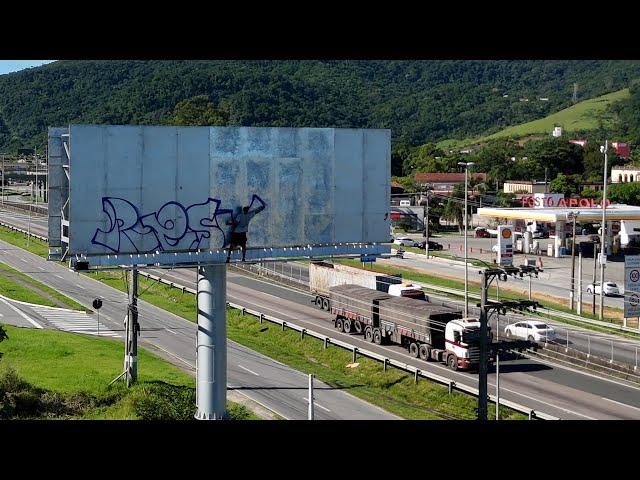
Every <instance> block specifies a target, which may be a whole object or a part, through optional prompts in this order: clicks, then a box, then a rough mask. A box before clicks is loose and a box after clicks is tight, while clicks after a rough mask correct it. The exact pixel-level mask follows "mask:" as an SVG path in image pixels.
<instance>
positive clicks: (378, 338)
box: [373, 328, 382, 345]
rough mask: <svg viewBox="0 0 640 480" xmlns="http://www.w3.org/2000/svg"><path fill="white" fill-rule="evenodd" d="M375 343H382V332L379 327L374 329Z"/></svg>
mask: <svg viewBox="0 0 640 480" xmlns="http://www.w3.org/2000/svg"><path fill="white" fill-rule="evenodd" d="M373 343H375V344H376V345H380V344H381V343H382V334H381V333H380V330H379V329H377V328H376V329H375V330H374V331H373Z"/></svg>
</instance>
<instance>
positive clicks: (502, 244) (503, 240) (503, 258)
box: [498, 225, 513, 265]
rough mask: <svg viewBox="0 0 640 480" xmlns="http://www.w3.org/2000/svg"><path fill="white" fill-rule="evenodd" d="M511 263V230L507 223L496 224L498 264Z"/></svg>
mask: <svg viewBox="0 0 640 480" xmlns="http://www.w3.org/2000/svg"><path fill="white" fill-rule="evenodd" d="M512 264H513V231H512V230H511V227H510V226H508V225H499V226H498V265H512Z"/></svg>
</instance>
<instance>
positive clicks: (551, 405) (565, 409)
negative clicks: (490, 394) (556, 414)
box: [500, 387, 597, 420]
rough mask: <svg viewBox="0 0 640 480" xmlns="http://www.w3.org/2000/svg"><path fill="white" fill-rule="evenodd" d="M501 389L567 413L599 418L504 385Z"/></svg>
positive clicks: (590, 418) (591, 418)
mask: <svg viewBox="0 0 640 480" xmlns="http://www.w3.org/2000/svg"><path fill="white" fill-rule="evenodd" d="M500 390H505V391H507V392H510V393H513V394H515V395H520V396H521V397H525V398H528V399H529V400H534V401H536V402H539V403H542V404H544V405H549V406H550V407H553V408H557V409H558V410H563V411H565V412H567V413H573V414H574V415H578V416H580V417H584V418H588V419H589V420H597V418H593V417H590V416H589V415H583V414H582V413H578V412H576V411H573V410H569V409H568V408H563V407H559V406H558V405H554V404H552V403H547V402H545V401H543V400H540V399H538V398H535V397H530V396H529V395H525V394H524V393H519V392H516V391H515V390H510V389H508V388H502V387H500Z"/></svg>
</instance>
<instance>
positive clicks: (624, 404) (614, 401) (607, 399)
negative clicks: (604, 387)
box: [600, 397, 640, 411]
mask: <svg viewBox="0 0 640 480" xmlns="http://www.w3.org/2000/svg"><path fill="white" fill-rule="evenodd" d="M600 398H602V399H603V400H606V401H608V402H612V403H617V404H618V405H622V406H623V407H628V408H633V409H634V410H638V411H640V408H638V407H634V406H633V405H627V404H626V403H622V402H618V401H616V400H611V399H610V398H607V397H600Z"/></svg>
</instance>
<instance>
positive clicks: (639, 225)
mask: <svg viewBox="0 0 640 480" xmlns="http://www.w3.org/2000/svg"><path fill="white" fill-rule="evenodd" d="M522 203H523V205H530V206H529V207H519V208H479V209H478V215H479V216H481V217H490V218H494V219H499V222H504V223H508V224H510V225H511V226H512V227H514V230H516V231H518V230H519V226H518V225H517V224H518V223H519V222H518V220H520V221H524V222H525V226H524V228H523V229H522V235H523V252H524V253H534V252H532V251H531V246H532V236H533V230H535V228H534V229H531V228H530V227H531V225H534V226H535V225H536V223H537V222H544V223H549V224H552V225H554V226H555V242H554V243H553V256H555V257H560V256H561V252H562V247H565V246H566V238H567V223H568V224H571V223H572V222H573V219H574V215H575V219H576V221H577V222H580V223H583V224H584V223H601V222H602V208H601V206H600V205H596V204H594V202H593V200H592V199H577V198H572V199H569V200H564V196H563V195H562V194H535V195H534V196H531V197H523V198H522ZM613 222H620V232H619V233H620V238H621V243H622V246H625V245H626V244H628V243H629V241H630V240H631V239H633V238H634V237H635V238H636V239H640V207H637V206H632V205H622V204H610V205H607V207H606V223H607V228H606V231H605V234H606V239H605V245H606V248H607V255H610V254H611V253H612V247H613V243H614V233H613V229H612V223H613Z"/></svg>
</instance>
